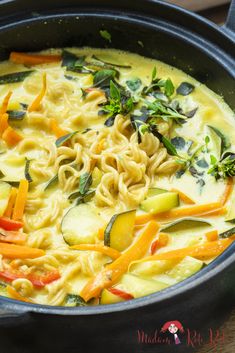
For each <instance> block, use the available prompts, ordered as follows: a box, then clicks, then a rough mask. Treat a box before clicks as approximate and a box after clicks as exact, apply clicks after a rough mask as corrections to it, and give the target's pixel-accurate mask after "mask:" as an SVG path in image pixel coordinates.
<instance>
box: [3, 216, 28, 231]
mask: <svg viewBox="0 0 235 353" xmlns="http://www.w3.org/2000/svg"><path fill="white" fill-rule="evenodd" d="M23 225H24V223H23V222H21V221H14V220H13V219H10V218H8V217H0V228H3V229H5V230H19V229H20V228H22V227H23Z"/></svg>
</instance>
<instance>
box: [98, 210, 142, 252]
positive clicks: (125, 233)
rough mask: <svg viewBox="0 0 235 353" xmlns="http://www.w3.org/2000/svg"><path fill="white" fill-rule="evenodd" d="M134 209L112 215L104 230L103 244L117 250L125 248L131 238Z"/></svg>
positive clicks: (130, 241) (129, 243)
mask: <svg viewBox="0 0 235 353" xmlns="http://www.w3.org/2000/svg"><path fill="white" fill-rule="evenodd" d="M135 214H136V210H131V211H126V212H123V213H119V214H116V215H114V216H113V217H112V218H111V219H110V221H109V223H108V225H107V227H106V229H105V232H104V245H106V246H110V247H111V248H113V249H116V250H118V251H123V250H125V249H126V248H127V247H128V246H129V245H131V243H132V240H133V230H134V225H135Z"/></svg>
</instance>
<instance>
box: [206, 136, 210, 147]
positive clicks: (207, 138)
mask: <svg viewBox="0 0 235 353" xmlns="http://www.w3.org/2000/svg"><path fill="white" fill-rule="evenodd" d="M209 142H210V137H209V136H208V135H207V136H206V137H205V143H206V144H207V145H208V143H209Z"/></svg>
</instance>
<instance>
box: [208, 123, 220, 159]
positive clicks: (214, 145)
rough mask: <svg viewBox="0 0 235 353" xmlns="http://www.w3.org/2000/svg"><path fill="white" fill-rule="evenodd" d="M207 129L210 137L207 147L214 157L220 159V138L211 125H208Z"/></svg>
mask: <svg viewBox="0 0 235 353" xmlns="http://www.w3.org/2000/svg"><path fill="white" fill-rule="evenodd" d="M207 131H208V134H209V137H210V142H209V144H208V147H209V149H210V151H212V153H213V155H214V156H215V157H216V159H217V160H220V156H221V153H222V140H221V138H220V136H219V135H218V134H217V133H216V131H215V130H214V128H213V127H212V126H209V125H208V126H207Z"/></svg>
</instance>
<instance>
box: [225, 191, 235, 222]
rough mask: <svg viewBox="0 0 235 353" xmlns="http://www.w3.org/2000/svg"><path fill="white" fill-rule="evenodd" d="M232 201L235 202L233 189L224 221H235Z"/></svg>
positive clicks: (234, 208)
mask: <svg viewBox="0 0 235 353" xmlns="http://www.w3.org/2000/svg"><path fill="white" fill-rule="evenodd" d="M234 202H235V191H233V193H232V197H231V201H230V205H229V208H228V212H227V214H226V217H225V221H226V222H230V223H235V207H234Z"/></svg>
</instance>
